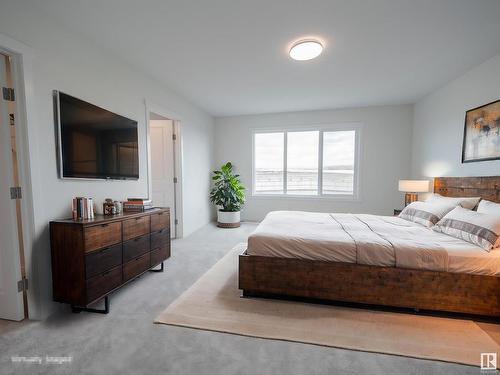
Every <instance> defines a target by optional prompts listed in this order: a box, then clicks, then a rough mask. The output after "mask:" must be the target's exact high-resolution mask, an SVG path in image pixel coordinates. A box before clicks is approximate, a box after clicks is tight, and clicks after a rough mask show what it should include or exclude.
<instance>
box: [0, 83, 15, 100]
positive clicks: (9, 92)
mask: <svg viewBox="0 0 500 375" xmlns="http://www.w3.org/2000/svg"><path fill="white" fill-rule="evenodd" d="M2 95H3V100H7V101H8V102H13V101H14V100H16V96H15V95H14V89H11V88H10V87H2Z"/></svg>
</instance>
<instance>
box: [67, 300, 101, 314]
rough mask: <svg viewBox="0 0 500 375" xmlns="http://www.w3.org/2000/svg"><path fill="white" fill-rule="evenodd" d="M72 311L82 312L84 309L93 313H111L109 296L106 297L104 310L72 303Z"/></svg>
mask: <svg viewBox="0 0 500 375" xmlns="http://www.w3.org/2000/svg"><path fill="white" fill-rule="evenodd" d="M71 311H72V312H73V313H75V314H77V313H80V312H82V311H85V312H92V313H96V314H107V313H109V296H106V297H104V309H103V310H101V309H92V308H89V307H80V306H75V305H71Z"/></svg>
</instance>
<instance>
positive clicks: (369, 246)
mask: <svg viewBox="0 0 500 375" xmlns="http://www.w3.org/2000/svg"><path fill="white" fill-rule="evenodd" d="M247 253H248V254H249V255H261V256H275V257H287V258H301V259H312V260H326V261H336V262H347V263H358V264H367V265H376V266H389V267H401V268H413V269H426V270H432V271H449V272H466V273H480V274H492V275H496V274H500V251H498V253H496V254H495V251H493V252H492V255H491V256H488V253H487V252H485V251H484V250H482V249H480V248H479V247H477V246H475V245H472V244H469V243H467V242H465V241H462V240H459V239H455V238H453V237H450V236H447V235H444V234H442V233H437V232H434V231H433V230H430V229H428V228H425V227H423V226H421V225H419V224H415V223H412V222H409V221H406V220H403V219H400V218H398V217H392V216H376V215H366V214H329V213H313V212H300V211H274V212H271V213H269V214H268V215H267V216H266V218H265V219H264V220H263V221H262V222H261V223H260V225H259V226H258V227H257V229H256V230H255V232H254V233H252V234H251V235H250V237H249V238H248V249H247Z"/></svg>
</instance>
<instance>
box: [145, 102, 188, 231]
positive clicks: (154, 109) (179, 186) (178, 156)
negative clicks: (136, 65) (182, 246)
mask: <svg viewBox="0 0 500 375" xmlns="http://www.w3.org/2000/svg"><path fill="white" fill-rule="evenodd" d="M144 106H145V110H146V145H147V146H146V147H147V155H148V160H147V166H148V168H147V169H148V197H149V198H151V197H152V196H153V186H152V176H151V132H150V127H149V123H150V117H151V116H150V114H151V113H155V114H157V115H159V116H162V117H165V119H168V120H172V122H173V124H174V129H173V132H174V134H175V136H176V139H175V141H174V176H175V177H177V183H176V184H174V191H175V216H176V217H175V219H177V225H176V227H175V238H182V237H183V217H184V215H183V210H182V196H183V194H182V191H183V177H182V166H183V163H182V126H181V124H182V118H181V116H179V115H178V114H176V113H175V112H172V111H170V110H168V109H165V108H163V107H162V106H159V105H157V104H155V103H153V102H151V101H149V100H147V99H145V100H144Z"/></svg>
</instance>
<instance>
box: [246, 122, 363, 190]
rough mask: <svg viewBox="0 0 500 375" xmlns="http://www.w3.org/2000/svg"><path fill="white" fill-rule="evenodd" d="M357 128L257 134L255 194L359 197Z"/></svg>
mask: <svg viewBox="0 0 500 375" xmlns="http://www.w3.org/2000/svg"><path fill="white" fill-rule="evenodd" d="M358 138H359V130H358V129H357V127H355V128H353V126H352V125H351V126H350V127H349V128H345V129H344V128H342V129H339V130H337V129H335V130H334V129H331V128H325V129H310V130H283V131H272V132H259V131H256V132H255V133H254V150H253V151H254V171H253V173H254V186H253V193H254V194H255V195H286V196H326V197H348V198H349V197H350V198H356V196H357V176H356V171H357V149H358V147H357V144H358V143H359V140H358Z"/></svg>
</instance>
